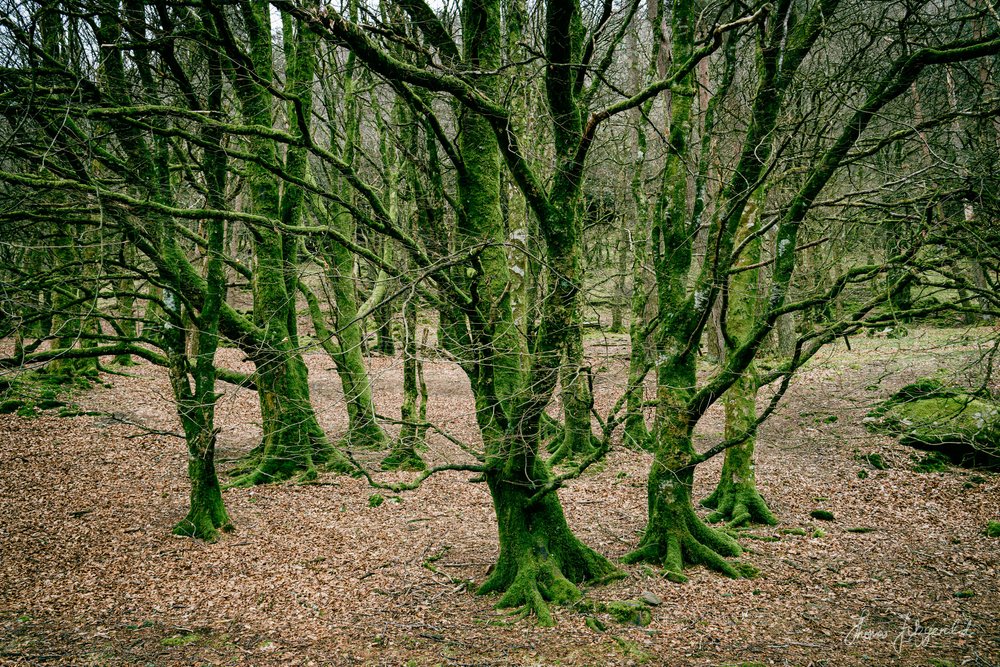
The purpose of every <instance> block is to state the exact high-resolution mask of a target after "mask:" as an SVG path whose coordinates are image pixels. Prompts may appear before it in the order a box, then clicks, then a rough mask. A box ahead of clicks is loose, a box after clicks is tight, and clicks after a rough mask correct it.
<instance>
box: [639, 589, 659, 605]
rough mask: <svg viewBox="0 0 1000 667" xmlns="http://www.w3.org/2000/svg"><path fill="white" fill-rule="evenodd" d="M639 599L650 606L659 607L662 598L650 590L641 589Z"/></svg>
mask: <svg viewBox="0 0 1000 667" xmlns="http://www.w3.org/2000/svg"><path fill="white" fill-rule="evenodd" d="M639 599H640V600H642V601H643V602H645V603H646V604H648V605H649V606H650V607H659V606H660V605H661V604H663V600H661V599H660V598H659V597H657V596H656V594H655V593H652V592H650V591H643V592H642V595H640V596H639Z"/></svg>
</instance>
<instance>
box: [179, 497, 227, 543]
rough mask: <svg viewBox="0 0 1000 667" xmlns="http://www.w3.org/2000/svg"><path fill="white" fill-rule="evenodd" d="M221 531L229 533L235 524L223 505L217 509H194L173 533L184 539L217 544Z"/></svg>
mask: <svg viewBox="0 0 1000 667" xmlns="http://www.w3.org/2000/svg"><path fill="white" fill-rule="evenodd" d="M220 530H221V531H223V532H227V533H228V532H230V531H232V530H233V524H232V522H231V521H230V520H229V515H228V514H227V513H226V509H225V507H224V506H222V504H221V503H220V504H219V505H218V506H217V507H216V508H208V507H201V508H197V509H194V508H192V509H191V511H190V512H188V515H187V516H186V517H184V518H183V519H182V520H181V521H179V522H178V523H177V525H175V526H174V528H173V530H172V531H171V532H172V533H173V534H174V535H180V536H182V537H193V538H195V539H199V540H204V541H206V542H216V541H218V539H219V531H220Z"/></svg>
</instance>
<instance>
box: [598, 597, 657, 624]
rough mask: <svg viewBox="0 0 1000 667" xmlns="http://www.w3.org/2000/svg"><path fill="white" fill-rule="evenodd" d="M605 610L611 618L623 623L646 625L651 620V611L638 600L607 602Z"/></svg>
mask: <svg viewBox="0 0 1000 667" xmlns="http://www.w3.org/2000/svg"><path fill="white" fill-rule="evenodd" d="M607 611H608V613H609V614H611V617H612V618H613V619H615V620H616V621H618V622H619V623H622V624H624V625H638V626H640V627H646V626H647V625H649V624H650V623H652V622H653V613H652V612H651V611H650V610H649V607H647V606H646V605H645V604H643V603H642V602H641V601H639V600H626V601H624V602H609V603H608V604H607Z"/></svg>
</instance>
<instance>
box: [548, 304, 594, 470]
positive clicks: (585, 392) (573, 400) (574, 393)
mask: <svg viewBox="0 0 1000 667" xmlns="http://www.w3.org/2000/svg"><path fill="white" fill-rule="evenodd" d="M585 364H586V360H585V359H584V353H583V327H582V326H581V324H580V313H579V308H577V312H576V313H575V314H574V317H573V322H572V325H571V326H570V327H569V329H568V331H567V332H566V352H565V355H564V357H563V365H562V368H561V369H560V371H559V383H560V385H561V386H562V404H563V427H562V434H561V436H559V437H558V438H557V440H556V441H555V443H554V451H553V455H552V460H551V462H552V463H555V462H557V461H561V460H563V459H566V458H579V457H582V456H586V455H588V454H591V453H592V452H593V451H594V449H595V448H596V446H597V444H598V443H597V438H596V437H595V436H594V434H593V431H592V430H591V424H590V411H591V408H592V407H593V405H594V399H593V396H592V395H591V388H590V384H591V381H590V368H589V367H587V366H586V365H585Z"/></svg>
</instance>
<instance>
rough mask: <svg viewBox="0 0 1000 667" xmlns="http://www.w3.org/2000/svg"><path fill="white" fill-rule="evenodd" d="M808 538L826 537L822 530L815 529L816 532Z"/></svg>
mask: <svg viewBox="0 0 1000 667" xmlns="http://www.w3.org/2000/svg"><path fill="white" fill-rule="evenodd" d="M809 537H812V538H815V539H819V538H821V537H826V531H825V530H823V529H822V528H817V529H816V530H814V531H813V532H812V534H811V535H809Z"/></svg>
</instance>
